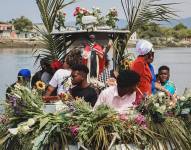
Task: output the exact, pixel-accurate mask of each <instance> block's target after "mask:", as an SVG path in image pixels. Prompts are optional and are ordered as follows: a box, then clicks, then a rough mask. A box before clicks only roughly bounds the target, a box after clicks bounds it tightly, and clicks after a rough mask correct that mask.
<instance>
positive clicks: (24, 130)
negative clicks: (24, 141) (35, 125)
mask: <svg viewBox="0 0 191 150" xmlns="http://www.w3.org/2000/svg"><path fill="white" fill-rule="evenodd" d="M18 131H19V132H21V133H23V134H27V133H28V132H29V131H30V128H29V126H27V125H21V126H19V127H18Z"/></svg>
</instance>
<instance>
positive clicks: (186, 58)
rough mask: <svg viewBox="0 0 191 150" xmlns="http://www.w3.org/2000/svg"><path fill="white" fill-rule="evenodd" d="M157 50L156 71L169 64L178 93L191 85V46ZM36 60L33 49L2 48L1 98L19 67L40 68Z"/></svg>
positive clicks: (0, 67) (32, 69) (0, 58)
mask: <svg viewBox="0 0 191 150" xmlns="http://www.w3.org/2000/svg"><path fill="white" fill-rule="evenodd" d="M155 52H156V53H155V60H154V62H153V64H154V68H155V72H156V73H157V69H158V67H159V66H161V65H168V66H169V67H170V72H171V77H170V78H171V80H172V81H174V83H175V85H176V87H177V93H178V94H182V93H183V91H184V89H185V88H186V87H191V78H190V75H191V68H190V66H191V48H165V49H159V50H156V51H155ZM34 61H35V58H34V57H33V56H32V49H0V72H1V75H0V99H4V97H5V90H6V88H7V87H8V86H9V85H10V84H12V83H13V82H15V81H16V78H17V72H18V70H19V69H21V68H28V69H30V70H31V72H32V74H34V73H35V72H36V71H37V70H38V65H35V66H34Z"/></svg>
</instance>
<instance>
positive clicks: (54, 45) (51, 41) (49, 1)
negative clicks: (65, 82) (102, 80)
mask: <svg viewBox="0 0 191 150" xmlns="http://www.w3.org/2000/svg"><path fill="white" fill-rule="evenodd" d="M73 2H75V0H71V1H70V2H68V3H64V0H36V3H37V6H38V8H39V11H40V14H41V19H42V21H43V24H44V26H45V29H40V28H38V27H37V26H36V30H37V32H38V33H39V34H40V35H41V36H42V37H41V41H42V43H43V48H42V49H36V50H34V55H36V62H37V61H38V59H39V58H46V59H47V60H48V61H51V60H54V59H58V60H60V59H62V58H63V57H64V55H65V54H66V50H67V48H66V42H65V38H64V37H62V36H60V37H59V38H58V37H57V36H54V35H52V34H51V33H52V31H53V29H54V25H55V19H56V16H57V14H58V11H59V10H61V9H63V8H64V7H65V6H67V5H69V4H72V3H73Z"/></svg>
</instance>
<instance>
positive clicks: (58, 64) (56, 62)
mask: <svg viewBox="0 0 191 150" xmlns="http://www.w3.org/2000/svg"><path fill="white" fill-rule="evenodd" d="M50 66H51V68H52V69H53V70H54V71H56V70H58V69H60V68H62V63H61V62H60V61H59V60H57V59H56V60H53V61H52V62H51V64H50Z"/></svg>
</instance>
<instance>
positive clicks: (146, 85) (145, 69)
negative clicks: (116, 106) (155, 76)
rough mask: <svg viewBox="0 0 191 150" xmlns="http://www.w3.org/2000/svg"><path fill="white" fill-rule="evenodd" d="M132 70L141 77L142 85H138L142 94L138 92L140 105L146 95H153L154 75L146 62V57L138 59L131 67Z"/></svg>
mask: <svg viewBox="0 0 191 150" xmlns="http://www.w3.org/2000/svg"><path fill="white" fill-rule="evenodd" d="M131 69H132V70H134V71H135V72H137V73H138V74H139V75H140V83H139V85H138V88H139V90H140V91H141V92H142V93H140V92H139V91H137V97H138V101H139V102H138V103H140V99H141V97H142V96H144V95H151V93H152V92H151V86H152V74H151V72H150V68H149V65H148V64H147V63H146V62H145V60H144V57H138V58H137V59H136V60H135V61H134V62H133V63H132V65H131Z"/></svg>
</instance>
